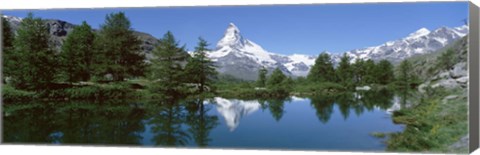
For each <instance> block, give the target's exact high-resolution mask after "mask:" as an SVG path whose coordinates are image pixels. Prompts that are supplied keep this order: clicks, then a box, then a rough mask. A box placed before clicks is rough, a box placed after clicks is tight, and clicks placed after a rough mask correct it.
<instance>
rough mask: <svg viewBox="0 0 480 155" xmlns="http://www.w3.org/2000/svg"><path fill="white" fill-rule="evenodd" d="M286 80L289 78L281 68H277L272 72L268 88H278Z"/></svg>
mask: <svg viewBox="0 0 480 155" xmlns="http://www.w3.org/2000/svg"><path fill="white" fill-rule="evenodd" d="M286 78H287V76H285V75H284V74H283V72H282V71H281V70H280V69H279V68H276V69H275V70H274V71H273V72H272V75H270V78H268V80H267V87H270V88H274V87H278V86H280V85H281V84H282V82H283V81H284V80H285V79H286Z"/></svg>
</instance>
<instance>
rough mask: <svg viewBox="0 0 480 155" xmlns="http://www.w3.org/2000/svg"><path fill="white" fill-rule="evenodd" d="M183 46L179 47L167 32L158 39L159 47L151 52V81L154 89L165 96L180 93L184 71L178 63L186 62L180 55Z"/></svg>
mask: <svg viewBox="0 0 480 155" xmlns="http://www.w3.org/2000/svg"><path fill="white" fill-rule="evenodd" d="M185 52H186V51H185V46H183V47H179V45H178V42H177V41H176V40H175V37H174V36H173V34H172V33H171V32H170V31H169V32H167V33H166V34H165V35H164V36H163V38H161V39H160V43H159V45H158V46H157V47H156V48H155V49H154V50H153V51H152V53H153V55H154V58H153V59H152V60H151V63H152V64H151V66H150V67H151V68H150V69H151V73H150V74H151V75H150V77H151V78H152V80H154V81H156V85H155V86H154V88H155V89H157V90H158V91H160V92H162V93H166V94H167V95H179V94H180V93H182V89H183V88H182V87H183V84H184V81H185V80H184V79H183V77H182V74H183V73H184V70H183V68H182V65H181V64H180V62H183V61H185V60H186V57H184V56H183V55H182V53H185Z"/></svg>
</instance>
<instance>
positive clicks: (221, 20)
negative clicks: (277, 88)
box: [2, 2, 468, 55]
mask: <svg viewBox="0 0 480 155" xmlns="http://www.w3.org/2000/svg"><path fill="white" fill-rule="evenodd" d="M118 11H123V12H125V14H126V15H127V17H128V18H129V19H130V20H131V23H132V27H133V29H135V30H137V31H142V32H146V33H150V34H152V35H153V36H155V37H157V38H159V37H162V36H163V34H165V32H166V31H168V30H170V31H172V32H173V34H174V35H175V37H176V38H177V39H178V40H180V43H181V44H186V45H187V48H188V49H189V50H192V49H193V47H194V46H195V45H196V43H197V41H198V37H199V36H202V37H203V38H205V39H206V40H207V41H208V42H209V43H210V44H211V46H210V48H215V45H216V43H217V41H218V40H219V39H220V38H221V37H222V36H223V33H224V31H225V29H226V28H227V26H228V24H229V23H230V22H232V23H235V25H237V27H238V28H239V29H240V31H241V33H242V35H243V36H244V37H245V38H247V39H249V40H251V41H253V42H255V43H257V44H259V45H261V46H262V47H263V48H264V49H266V50H268V51H270V52H274V53H281V54H293V53H300V54H309V55H317V54H318V53H320V52H321V51H324V50H327V51H331V52H344V51H347V50H351V49H357V48H363V47H368V46H376V45H380V44H383V43H385V42H387V41H390V40H395V39H399V38H403V37H405V36H407V35H408V34H410V33H412V32H414V31H416V30H418V29H420V28H422V27H425V28H428V29H430V30H434V29H437V28H439V27H442V26H447V27H456V26H461V25H463V24H464V23H463V20H464V19H466V18H468V2H435V3H434V2H423V3H376V4H375V3H374V4H317V5H281V6H280V5H277V6H228V7H227V6H224V7H160V8H115V9H56V10H10V11H3V12H2V13H3V14H5V15H11V16H18V17H25V16H26V14H27V13H28V12H33V13H34V15H35V16H37V17H41V18H48V19H61V20H65V21H68V22H70V23H74V24H80V23H81V22H82V21H84V20H85V21H87V22H88V23H89V24H90V25H92V27H94V28H98V27H99V25H101V24H102V23H103V21H104V19H105V15H106V14H108V13H112V12H118Z"/></svg>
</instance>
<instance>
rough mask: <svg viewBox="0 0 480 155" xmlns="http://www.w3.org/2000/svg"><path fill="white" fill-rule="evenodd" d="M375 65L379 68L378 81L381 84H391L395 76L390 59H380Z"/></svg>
mask: <svg viewBox="0 0 480 155" xmlns="http://www.w3.org/2000/svg"><path fill="white" fill-rule="evenodd" d="M376 66H377V67H375V68H376V69H377V71H376V72H377V73H376V75H375V77H377V80H376V81H377V82H378V83H380V84H383V85H385V84H389V83H390V82H392V81H393V80H394V78H395V76H394V74H393V65H392V64H391V63H390V61H388V60H380V62H378V64H377V65H376Z"/></svg>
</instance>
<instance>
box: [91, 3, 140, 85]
mask: <svg viewBox="0 0 480 155" xmlns="http://www.w3.org/2000/svg"><path fill="white" fill-rule="evenodd" d="M140 45H141V41H140V40H139V39H138V38H137V36H135V34H134V31H133V30H132V28H131V26H130V21H129V20H128V19H127V17H126V16H125V14H124V13H123V12H119V13H112V14H108V15H107V16H106V18H105V23H104V24H103V25H101V27H100V31H99V35H98V39H97V41H96V48H97V52H98V53H97V54H96V55H97V57H96V63H97V64H98V65H97V66H96V67H95V68H96V69H97V72H96V73H97V75H98V76H100V77H104V76H105V75H111V76H112V80H113V81H123V80H124V79H125V78H130V77H138V76H143V75H144V72H145V67H146V63H145V62H144V60H145V55H144V54H143V53H141V49H140Z"/></svg>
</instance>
